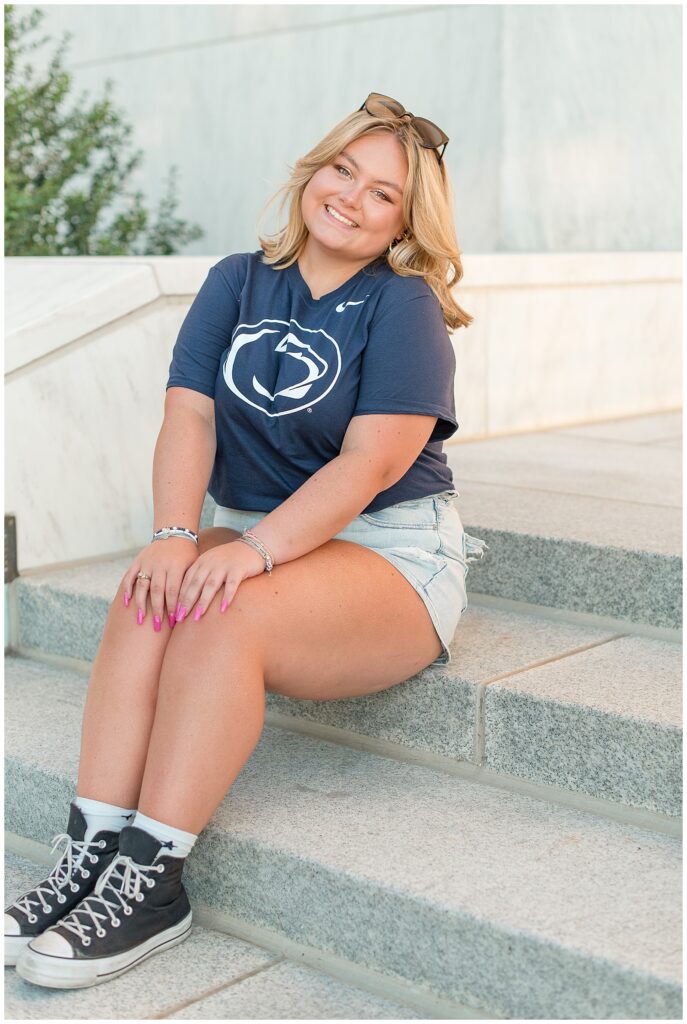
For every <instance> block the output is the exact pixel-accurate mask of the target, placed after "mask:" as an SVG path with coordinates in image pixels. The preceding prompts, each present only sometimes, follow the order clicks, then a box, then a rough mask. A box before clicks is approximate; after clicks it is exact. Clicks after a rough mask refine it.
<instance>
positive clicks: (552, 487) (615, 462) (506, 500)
mask: <svg viewBox="0 0 687 1024" xmlns="http://www.w3.org/2000/svg"><path fill="white" fill-rule="evenodd" d="M502 397H503V399H504V400H505V401H507V397H506V396H505V395H504V396H502ZM681 436H682V416H681V413H680V412H669V413H660V414H656V415H646V416H630V417H623V418H620V419H617V420H615V421H612V420H609V421H605V422H599V423H585V424H579V425H577V426H571V427H565V428H560V429H549V430H541V431H530V432H526V433H523V434H519V435H513V436H504V437H492V438H485V439H484V440H479V441H474V440H473V441H470V442H467V443H456V444H449V445H447V446H446V449H445V450H446V456H447V461H448V465H449V466H450V468H451V470H452V473H453V479H454V481H455V487H456V489H457V490H458V491H459V492H460V497H459V498H458V499H457V507H458V510H459V512H460V516H461V520H462V523H463V526H464V528H465V530H466V531H467V532H468V533H471V534H474V535H475V536H477V537H480V538H482V539H483V540H485V541H486V542H487V544H488V545H489V551H488V552H487V553H486V554H485V557H484V558H483V559H482V560H481V561H479V562H476V563H474V565H472V566H471V567H470V572H469V574H468V584H469V587H470V586H471V587H472V589H473V590H475V591H479V592H480V593H481V594H490V595H493V596H495V597H499V598H502V599H508V600H513V601H524V602H527V603H530V604H538V605H544V606H547V607H551V608H565V609H569V610H572V611H577V612H583V613H591V614H595V615H602V616H610V617H611V618H614V619H622V620H626V621H628V622H635V623H645V624H651V625H654V626H664V627H668V628H679V627H680V626H681V623H682V452H681Z"/></svg>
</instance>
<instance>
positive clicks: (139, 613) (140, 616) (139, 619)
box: [136, 608, 143, 626]
mask: <svg viewBox="0 0 687 1024" xmlns="http://www.w3.org/2000/svg"><path fill="white" fill-rule="evenodd" d="M136 622H137V623H138V624H139V626H140V625H141V623H142V622H143V612H142V611H141V609H140V608H139V609H138V611H137V612H136Z"/></svg>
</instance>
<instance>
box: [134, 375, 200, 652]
mask: <svg viewBox="0 0 687 1024" xmlns="http://www.w3.org/2000/svg"><path fill="white" fill-rule="evenodd" d="M214 407H215V403H214V401H213V400H212V399H211V398H207V397H206V396H205V395H202V394H200V393H199V392H197V391H192V390H191V389H189V388H169V389H168V391H167V395H166V398H165V416H164V420H163V423H162V427H161V428H160V433H159V435H158V439H157V443H156V445H155V456H154V459H153V506H154V514H153V521H154V526H153V528H154V529H155V530H160V529H162V528H163V527H165V526H185V527H187V529H190V530H193V532H194V533H198V527H199V523H200V514H201V511H202V508H203V499H204V497H205V492H206V490H207V485H208V481H209V479H210V474H211V472H212V465H213V462H214V458H215V451H216V446H217V439H216V435H215V416H214ZM197 558H198V548H197V547H196V545H195V544H194V543H193V541H192V540H188V539H186V538H184V537H169V538H167V539H166V540H157V541H153V542H152V543H150V544H148V545H147V546H146V547H145V548H143V550H142V551H141V552H140V554H139V555H138V556H137V557H136V558H135V559H134V561H133V562H132V564H131V566H130V568H129V570H128V572H127V574H126V576H125V577H124V583H125V591H126V592H127V593H128V594H133V595H134V597H135V605H136V609H137V613H138V622H139V625H140V624H141V622H142V620H143V618H144V617H145V613H146V604H147V600H148V597H150V605H151V609H152V612H153V625H154V628H155V630H156V632H160V628H161V620H162V616H163V615H164V612H165V604H166V606H167V613H168V615H173V614H174V612H175V609H176V607H177V602H178V599H179V591H180V589H181V583H182V580H183V578H184V574H185V573H186V570H187V569H188V567H189V566H190V565H192V564H193V562H194V561H195V560H196V559H197ZM139 571H142V572H144V573H146V574H147V575H148V576H150V577H151V579H150V582H148V581H147V580H139V579H137V574H138V572H139ZM124 600H125V603H127V604H128V601H127V599H126V596H125V599H124Z"/></svg>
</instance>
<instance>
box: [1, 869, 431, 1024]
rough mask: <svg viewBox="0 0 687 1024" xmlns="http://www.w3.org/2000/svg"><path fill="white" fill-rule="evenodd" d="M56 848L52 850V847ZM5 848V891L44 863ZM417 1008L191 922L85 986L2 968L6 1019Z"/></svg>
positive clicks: (20, 885) (23, 887)
mask: <svg viewBox="0 0 687 1024" xmlns="http://www.w3.org/2000/svg"><path fill="white" fill-rule="evenodd" d="M55 856H57V855H55ZM54 862H55V857H51V858H50V857H49V858H44V859H43V860H42V861H37V860H30V859H28V858H27V857H25V856H24V857H19V856H16V855H15V854H12V853H8V852H7V850H6V851H5V894H6V897H7V900H8V902H9V901H10V900H12V899H13V898H14V894H15V893H16V894H20V893H23V892H26V891H27V890H28V889H30V888H31V887H32V886H33V885H35V884H36V882H37V881H39V880H40V879H41V878H44V877H45V875H46V866H45V865H46V863H49V864H50V865H51V866H52V864H53V863H54ZM422 1016H423V1014H422V1012H421V1011H420V1010H416V1009H412V1008H411V1007H408V1006H401V1005H400V1004H399V1003H394V1002H392V1001H390V1000H388V999H384V998H381V997H380V996H378V995H375V994H373V993H370V992H365V991H363V990H362V989H360V988H357V987H356V986H354V985H349V984H345V983H343V982H341V981H340V980H339V979H338V978H335V977H332V976H331V975H328V974H326V973H325V972H323V971H318V970H315V969H313V968H312V967H308V966H305V965H303V964H300V963H298V962H297V961H295V960H292V959H290V958H288V957H284V956H283V955H279V954H275V953H273V952H270V951H269V950H267V949H264V948H262V947H260V946H258V945H255V944H254V943H251V942H244V941H243V940H242V939H237V938H236V937H235V936H232V935H227V934H224V933H222V932H219V931H216V930H215V929H212V928H208V927H203V925H202V924H198V923H197V921H196V922H194V927H193V930H192V932H191V935H190V936H189V938H188V939H187V940H186V941H185V942H184V943H182V944H181V945H180V946H177V947H175V948H174V949H173V950H171V949H170V950H166V951H165V952H163V953H160V954H159V955H158V956H156V957H154V958H152V959H150V960H147V961H146V962H145V963H143V964H141V965H140V966H139V967H138V968H136V970H134V971H131V972H129V973H128V974H127V975H126V977H121V978H115V979H114V980H113V981H111V982H108V983H107V984H106V985H100V986H98V987H96V988H91V989H80V990H72V991H58V990H55V989H47V988H41V987H40V986H38V985H32V984H30V982H28V981H25V980H24V979H23V978H21V977H20V976H19V975H18V974H17V972H16V971H15V969H14V967H6V968H5V1019H9V1020H46V1019H50V1020H142V1019H146V1018H151V1017H152V1018H157V1019H164V1020H177V1019H179V1020H184V1019H185V1020H209V1019H217V1020H293V1019H298V1018H301V1019H303V1018H306V1019H312V1020H341V1019H348V1018H352V1019H357V1020H416V1019H418V1018H422Z"/></svg>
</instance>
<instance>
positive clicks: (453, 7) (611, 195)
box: [19, 4, 682, 254]
mask: <svg viewBox="0 0 687 1024" xmlns="http://www.w3.org/2000/svg"><path fill="white" fill-rule="evenodd" d="M19 9H20V10H21V9H22V8H21V6H20V7H19ZM25 10H27V9H26V8H25ZM43 10H44V12H45V15H46V16H45V19H44V21H43V24H42V26H41V32H42V34H50V35H51V36H52V37H53V38H54V39H55V40H57V39H58V38H60V37H61V36H62V34H63V32H64V31H65V30H68V31H70V32H71V33H72V35H73V38H72V40H71V43H70V45H69V47H68V49H67V52H66V57H65V64H66V66H67V68H68V69H69V70H70V71H71V72H72V73H73V75H74V92H75V93H76V92H78V93H81V92H82V91H83V90H87V92H88V93H89V94H90V96H91V98H92V99H95V98H96V97H100V96H101V95H102V93H103V86H104V82H105V80H106V79H108V78H109V79H111V80H112V82H113V83H114V86H115V90H114V100H115V103H116V105H117V106H118V107H119V108H120V109H122V111H123V112H124V114H125V116H126V118H127V120H128V121H129V122H130V123H131V124H132V126H133V127H134V141H135V145H136V146H137V147H139V148H141V149H143V151H144V153H145V161H144V167H143V168H142V170H141V172H140V173H138V174H137V176H136V178H135V182H134V183H135V185H136V186H138V187H141V188H142V189H143V190H144V192H145V194H146V196H147V198H148V202H149V205H150V206H153V205H154V203H156V202H157V200H158V199H159V197H160V194H161V190H162V185H163V182H164V181H165V180H166V176H167V172H168V169H169V167H170V166H171V165H172V164H176V165H177V166H178V167H179V169H180V174H181V180H180V197H181V205H180V210H179V212H180V214H181V216H183V217H185V218H188V219H190V220H192V221H195V222H197V223H199V224H200V225H201V226H202V227H203V229H204V230H205V238H204V239H202V240H199V241H197V242H195V243H193V244H191V245H190V246H188V248H187V250H186V251H187V252H188V253H197V254H201V253H202V254H205V253H208V252H219V253H228V252H234V251H245V250H249V249H250V250H252V249H255V248H257V231H258V223H257V222H258V217H259V214H260V212H261V209H262V207H263V205H264V204H265V203H266V202H267V200H268V199H269V198H270V197H271V196H272V195H273V194H274V192H275V191H276V190H277V188H278V187H279V185H280V183H281V182H283V181H284V180H285V178H286V176H287V174H288V165H289V164H292V163H293V162H294V160H295V159H296V158H297V157H298V156H299V155H301V154H302V153H304V152H306V151H307V150H308V149H310V148H311V147H312V146H313V145H314V144H315V143H316V142H317V141H318V139H319V138H320V137H321V136H322V135H323V134H324V133H325V132H326V131H328V130H329V129H330V128H331V127H332V126H333V125H334V124H335V123H336V122H338V121H339V120H340V119H341V118H342V117H344V116H345V115H346V114H348V113H349V112H351V111H352V110H355V109H357V107H359V106H360V104H361V103H362V101H363V99H364V98H365V96H366V95H367V94H368V92H370V91H372V90H375V91H380V92H385V93H388V94H390V95H392V96H397V97H398V98H399V99H400V100H401V101H402V102H403V103H405V104H406V105H407V106H408V107H409V108H410V109H412V110H413V111H415V112H416V113H419V114H422V115H424V116H426V117H428V118H430V120H433V121H435V122H436V123H437V124H439V125H441V126H442V128H444V130H445V131H446V133H447V134H448V135H449V136H450V138H451V142H450V144H449V146H448V148H447V151H446V157H445V159H446V161H447V166H448V168H449V172H450V174H451V177H452V180H453V183H454V190H455V217H456V224H457V230H458V238H459V242H460V245H461V247H462V248H463V250H464V251H466V252H470V253H490V252H568V251H571V252H611V251H616V250H620V251H625V252H628V251H629V252H632V251H666V250H679V249H681V247H682V235H681V223H682V209H681V174H682V172H681V137H682V128H681V35H682V8H681V6H680V5H660V4H656V5H642V4H640V5H633V4H619V5H605V4H600V5H595V4H574V5H573V4H538V5H528V4H514V5H499V4H486V5H473V4H446V5H442V4H428V5H416V4H408V5H398V4H389V5H374V4H373V5H369V6H368V5H364V4H347V5H331V6H330V5H325V4H312V5H302V4H284V5H269V4H256V5H241V4H239V5H235V4H216V5H207V4H193V5H184V4H181V5H172V4H161V5H146V4H142V5H140V4H131V5H122V4H120V5H117V4H114V5H109V4H106V5H97V6H96V5H88V4H86V5H81V4H78V5H55V6H52V5H50V6H47V5H46V6H45V7H44V8H43ZM53 49H54V47H52V46H51V47H44V48H43V49H42V50H37V51H35V53H34V54H32V57H31V60H32V62H33V63H34V64H35V65H36V67H40V66H41V62H43V64H44V63H45V60H46V59H47V55H49V53H52V51H53ZM43 51H45V55H46V56H45V57H44V55H43ZM275 215H276V210H275V209H274V208H272V210H271V211H270V212H269V213H268V214H267V216H266V217H265V219H264V221H263V230H274V228H275V227H276V226H277V221H276V217H275Z"/></svg>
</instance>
